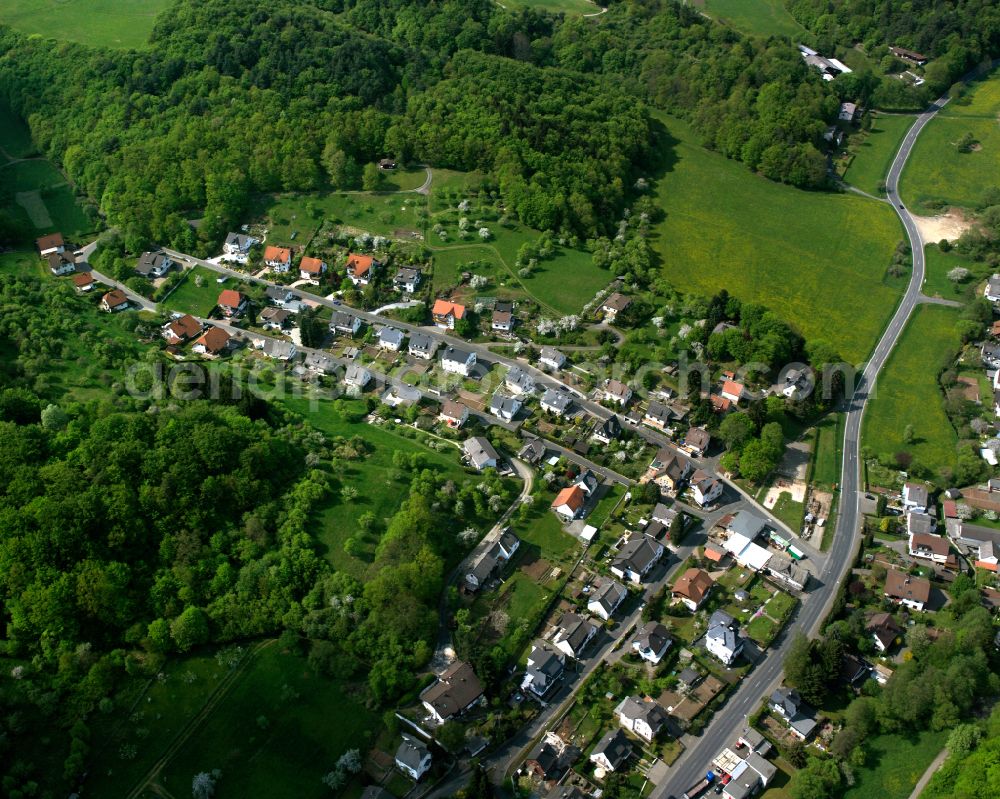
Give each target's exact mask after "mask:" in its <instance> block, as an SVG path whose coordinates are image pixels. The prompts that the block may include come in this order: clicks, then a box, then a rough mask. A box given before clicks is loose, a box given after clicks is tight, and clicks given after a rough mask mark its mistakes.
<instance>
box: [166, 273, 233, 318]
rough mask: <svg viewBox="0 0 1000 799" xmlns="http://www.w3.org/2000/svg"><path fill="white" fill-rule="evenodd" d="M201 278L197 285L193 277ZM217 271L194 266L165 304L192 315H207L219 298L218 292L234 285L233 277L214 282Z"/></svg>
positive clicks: (172, 308)
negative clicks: (221, 281) (199, 283)
mask: <svg viewBox="0 0 1000 799" xmlns="http://www.w3.org/2000/svg"><path fill="white" fill-rule="evenodd" d="M197 277H200V278H201V280H202V283H201V285H200V286H199V285H198V284H197V282H196V281H195V278H197ZM218 277H219V275H218V273H217V272H213V271H211V270H210V269H205V268H204V267H201V266H195V267H193V268H192V269H190V270H189V271H188V274H187V277H186V278H185V279H184V282H183V283H181V285H180V286H178V287H177V288H176V289H175V290H174V292H173V293H172V294H171V295H170V296H169V297H167V305H168V306H169V307H170V309H171V310H174V311H181V312H182V313H189V314H192V315H193V316H208V314H209V312H210V311H211V310H212V309H213V308H214V307H215V303H216V301H217V300H218V299H219V292H221V291H222V290H223V289H225V288H232V287H233V286H235V285H236V281H235V280H234V279H233V278H226V280H225V281H224V282H223V283H218V282H216V279H217V278H218Z"/></svg>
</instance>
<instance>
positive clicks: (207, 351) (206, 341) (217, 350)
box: [191, 325, 232, 356]
mask: <svg viewBox="0 0 1000 799" xmlns="http://www.w3.org/2000/svg"><path fill="white" fill-rule="evenodd" d="M231 343H232V338H231V337H230V335H229V334H228V333H227V332H226V331H225V330H223V329H222V328H221V327H215V326H214V325H213V326H212V327H210V328H208V330H206V331H205V332H204V333H203V334H202V336H201V338H199V339H198V340H197V341H196V342H195V343H194V346H192V347H191V350H192V351H193V352H198V353H201V354H202V355H213V356H215V355H221V354H222V353H224V352H225V351H226V350H228V349H229V345H230V344H231Z"/></svg>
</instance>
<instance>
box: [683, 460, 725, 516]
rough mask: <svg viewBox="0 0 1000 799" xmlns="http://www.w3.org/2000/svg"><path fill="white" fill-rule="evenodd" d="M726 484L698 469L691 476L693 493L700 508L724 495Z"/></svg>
mask: <svg viewBox="0 0 1000 799" xmlns="http://www.w3.org/2000/svg"><path fill="white" fill-rule="evenodd" d="M724 490H725V486H724V485H723V483H722V481H721V480H719V479H718V478H717V477H713V476H712V475H710V474H708V473H706V472H704V471H702V470H701V469H698V470H697V471H695V473H694V474H693V475H692V476H691V495H692V497H694V501H695V503H696V504H697V505H698V507H699V508H704V507H705V506H706V505H711V504H712V503H713V502H715V500H717V499H718V498H719V497H721V496H722V492H723V491H724Z"/></svg>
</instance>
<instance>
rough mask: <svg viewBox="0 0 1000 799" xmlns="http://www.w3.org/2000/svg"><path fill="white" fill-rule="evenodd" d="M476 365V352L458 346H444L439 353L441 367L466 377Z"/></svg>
mask: <svg viewBox="0 0 1000 799" xmlns="http://www.w3.org/2000/svg"><path fill="white" fill-rule="evenodd" d="M475 366H476V353H474V352H472V351H471V350H461V349H459V348H458V347H446V348H445V351H444V352H443V353H442V354H441V368H442V369H444V370H445V371H446V372H451V373H452V374H456V375H462V377H468V376H469V375H471V374H472V370H473V369H474V368H475Z"/></svg>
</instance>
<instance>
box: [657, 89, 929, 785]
mask: <svg viewBox="0 0 1000 799" xmlns="http://www.w3.org/2000/svg"><path fill="white" fill-rule="evenodd" d="M947 101H948V100H947V98H942V99H940V100H938V101H937V102H936V103H935V104H933V105H932V106H931V107H930V108H929V109H928V110H927V111H925V112H924V113H922V114H921V115H920V116H919V117H917V120H916V122H914V124H913V126H912V127H911V128H910V130H909V131H908V132H907V134H906V136H905V137H904V138H903V143H902V144H901V145H900V149H899V152H898V153H897V154H896V158H895V160H894V161H893V162H892V166H891V167H890V169H889V175H888V177H887V178H886V197H887V199H888V201H889V202H890V203H892V207H893V209H894V210H895V211H896V214H897V215H898V216H899V218H900V220H901V221H902V223H903V227H904V228H905V229H906V235H907V238H908V239H909V243H910V248H911V250H912V251H913V272H912V274H911V275H910V282H909V285H908V286H907V288H906V293H905V294H904V295H903V298H902V300H901V301H900V304H899V306H898V307H897V309H896V313H895V314H893V317H892V321H890V322H889V325H888V327H887V328H886V329H885V332H884V333H883V334H882V338H881V339H880V340H879V342H878V344H877V345H876V347H875V350H874V351H873V352H872V355H871V358H869V360H868V363H867V364H866V365H865V369H864V371H863V373H862V376H861V379H860V381H859V382H858V385H857V388H856V389H855V392H854V395H853V396H852V397H851V399H850V402H849V404H848V407H847V409H846V416H845V423H844V449H843V451H844V463H843V474H842V477H841V484H840V486H841V487H840V491H841V494H840V505H839V510H838V515H837V527H836V530H835V533H834V538H833V544H832V545H831V548H830V552H829V557H828V558H827V559H826V564H825V565H824V567H823V568H822V570H821V571H820V572H819V574H817V575H814V581H815V582H814V587H813V589H812V590H811V591H810V592H809V593H807V594H805V595H804V596H803V597H802V606H801V608H800V610H799V613H798V615H797V616H796V618H795V620H794V630H797V631H802V632H804V633H806V634H807V635H814V634H815V633H816V631H817V630H818V628H819V625H820V623H821V622H822V620H823V619H824V617H825V616H826V614H827V613H828V611H829V608H830V605H831V604H832V602H833V599H834V597H835V596H836V593H837V588H838V586H839V585H840V583H841V581H842V580H843V579H844V576H845V574H846V573H847V572H848V570H849V569H850V567H851V563H852V562H853V560H854V552H855V547H856V545H857V543H858V536H857V533H858V517H859V511H858V502H859V499H860V469H859V461H860V453H859V448H860V438H861V419H862V416H863V415H864V411H865V406H866V404H867V401H868V395H869V393H870V392H871V389H872V387H873V386H874V384H875V379H876V377H877V376H878V373H879V371H880V370H881V369H882V367H883V366H884V365H885V362H886V359H887V358H888V357H889V353H890V352H891V351H892V348H893V345H895V343H896V341H897V339H898V338H899V335H900V333H902V331H903V328H904V327H905V326H906V322H907V320H908V319H909V318H910V314H911V313H912V312H913V309H914V307H916V305H917V304H918V303H919V302H920V289H921V286H922V285H923V282H924V249H923V242H922V241H921V238H920V233H919V231H918V230H917V226H916V223H915V222H914V221H913V217H912V216H911V215H910V212H909V211H908V210H907V209H906V207H905V206H904V205H903V202H902V200H901V199H900V197H899V176H900V174H901V173H902V171H903V167H904V166H905V165H906V160H907V158H909V156H910V152H911V151H912V150H913V145H914V144H915V142H916V140H917V137H918V136H919V135H920V131H921V130H923V128H924V126H925V125H926V124H927V123H928V122H930V120H931V119H933V117H934V115H935V114H936V113H937V112H938V111H939V110H940V109H941V108H942V107H943V106H944V105H945V104H946V103H947ZM791 633H792V630H787V631H786V632H785V633H784V634H783V635H782V636H781V637H780V638H779V640H778V642H776V644H775V645H774V646H773V647H772V649H771V650H770V652H769V654H768V657H767V659H766V660H765V661H764V662H763V663H761V664H760V665H758V666H757V668H756V669H754V670H753V671H752V672H751V673H750V674H749V675H748V676H747V678H746V679H745V680H743V683H742V684H741V685H740V687H739V689H738V690H737V691H736V693H735V694H734V695H733V696H732V697H731V698H730V699H729V702H728V703H727V704H726V706H725V707H724V708H723V709H722V710H721V711H720V712H719V713H718V714H716V716H715V718H714V719H713V722H712V723H711V724H710V725H709V727H708V729H707V730H706V731H705V732H704V734H703V735H702V736H701V737H700V738H697V739H694V740H693V741H690V742H688V744H689V745H688V749H687V750H686V751H685V752H684V754H683V755H682V756H681V757H680V758H679V759H678V760H677V761H676V762H675V763H674V765H673V767H672V768H671V770H670V777H669V779H667V780H666V781H664V782H663V783H661V784H660V785H658V786H657V787H656V789H655V790H654V791H653V792H652V794H651V799H663V797H666V796H669V795H674V796H681V795H682V794H683V793H684V791H686V790H687V789H688V788H689V787H690V786H691V785H694V784H695V783H696V782H697V781H698V779H700V778H701V777H702V776H703V775H704V773H705V772H706V771H708V770H709V768H710V767H711V762H712V759H713V758H714V757H715V756H716V755H717V754H718V753H719V752H720V751H721V750H722V749H723V748H724V747H725V746H727V745H728V744H729V742H730V741H732V740H733V739H734V738H735V737H736V735H737V734H738V733H739V732H740V730H742V729H743V727H744V726H745V724H746V717H747V716H748V715H749V714H750V713H752V712H753V711H754V710H755V709H756V707H757V704H758V703H759V702H760V700H761V699H762V698H763V697H765V696H767V695H769V694H770V693H771V691H772V690H774V688H775V687H777V685H778V683H779V682H780V681H781V677H782V663H783V662H784V659H785V655H786V654H787V652H788V647H789V645H790V642H791V640H792V634H791Z"/></svg>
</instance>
